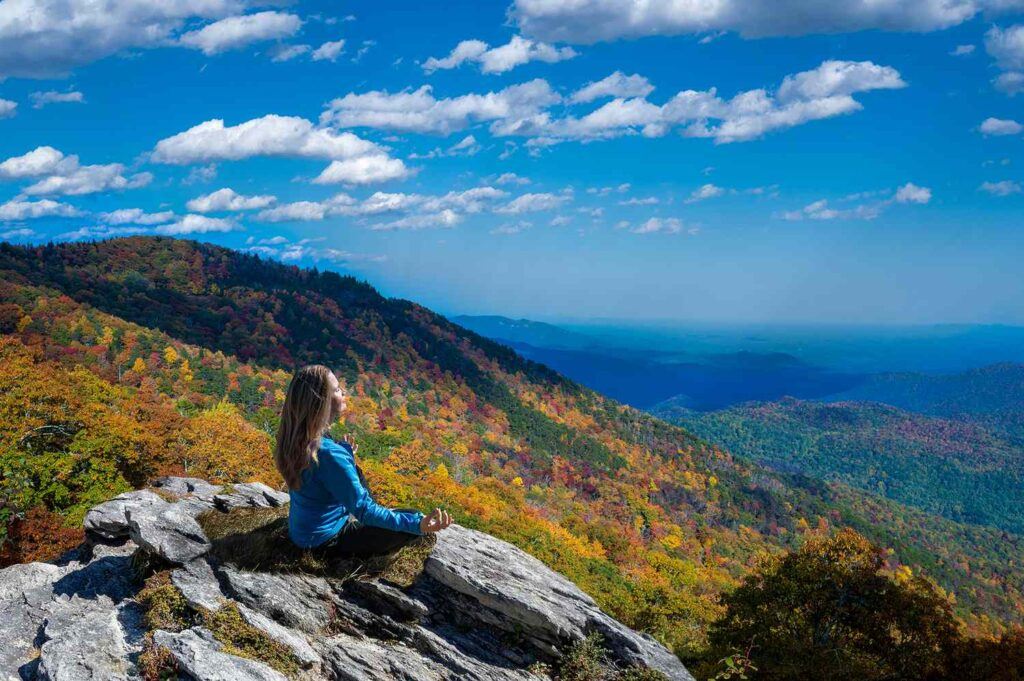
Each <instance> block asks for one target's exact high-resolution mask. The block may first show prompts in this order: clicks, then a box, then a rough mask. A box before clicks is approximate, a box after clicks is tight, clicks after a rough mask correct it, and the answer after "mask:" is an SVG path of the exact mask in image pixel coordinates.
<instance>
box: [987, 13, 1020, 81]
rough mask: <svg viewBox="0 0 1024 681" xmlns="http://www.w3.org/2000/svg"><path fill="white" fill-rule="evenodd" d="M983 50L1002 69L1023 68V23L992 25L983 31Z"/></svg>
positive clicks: (1014, 69) (1017, 69) (1013, 69)
mask: <svg viewBox="0 0 1024 681" xmlns="http://www.w3.org/2000/svg"><path fill="white" fill-rule="evenodd" d="M985 50H986V51H987V52H988V53H989V55H991V56H992V58H993V59H995V60H996V66H998V67H999V68H1001V69H1003V70H1004V71H1019V70H1021V69H1024V24H1015V25H1013V26H1009V27H1007V28H1001V27H999V26H993V27H992V28H990V29H989V30H988V31H987V32H986V33H985Z"/></svg>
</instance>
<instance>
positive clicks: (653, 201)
mask: <svg viewBox="0 0 1024 681" xmlns="http://www.w3.org/2000/svg"><path fill="white" fill-rule="evenodd" d="M659 203H661V200H660V199H659V198H658V197H657V196H642V197H636V196H634V197H632V198H629V199H626V200H625V201H619V205H620V206H654V205H657V204H659Z"/></svg>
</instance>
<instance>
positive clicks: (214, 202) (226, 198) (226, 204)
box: [185, 187, 277, 213]
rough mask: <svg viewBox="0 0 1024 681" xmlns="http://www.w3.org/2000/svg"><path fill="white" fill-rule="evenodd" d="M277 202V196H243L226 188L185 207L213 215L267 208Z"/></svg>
mask: <svg viewBox="0 0 1024 681" xmlns="http://www.w3.org/2000/svg"><path fill="white" fill-rule="evenodd" d="M275 201H277V197H276V196H270V195H266V194H261V195H256V196H243V195H242V194H239V193H237V192H236V191H235V190H234V189H231V188H229V187H225V188H223V189H218V190H217V191H215V192H212V193H210V194H205V195H204V196H197V197H196V198H194V199H191V200H190V201H189V202H188V203H186V204H185V207H186V208H188V209H189V210H191V211H194V212H196V213H212V212H214V211H222V210H223V211H240V210H256V209H259V208H266V207H267V206H269V205H270V204H272V203H274V202H275Z"/></svg>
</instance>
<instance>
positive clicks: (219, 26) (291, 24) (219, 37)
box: [179, 11, 302, 56]
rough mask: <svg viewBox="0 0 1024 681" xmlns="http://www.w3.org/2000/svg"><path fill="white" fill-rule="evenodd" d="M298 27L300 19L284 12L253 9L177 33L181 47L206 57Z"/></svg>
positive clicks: (292, 32) (284, 35)
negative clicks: (253, 11) (246, 12)
mask: <svg viewBox="0 0 1024 681" xmlns="http://www.w3.org/2000/svg"><path fill="white" fill-rule="evenodd" d="M301 27H302V20H301V19H299V17H297V16H295V15H294V14H287V13H284V12H270V11H268V12H257V13H256V14H245V15H241V16H236V17H228V18H226V19H221V20H220V21H216V22H214V23H212V24H207V25H206V26H203V27H202V28H200V29H198V30H195V31H189V32H188V33H185V34H184V35H182V36H181V38H180V39H179V43H180V44H181V45H184V46H185V47H192V48H195V49H197V50H202V51H203V54H205V55H207V56H210V55H214V54H219V53H221V52H226V51H228V50H235V49H238V48H241V47H245V46H246V45H251V44H252V43H256V42H261V41H264V40H275V39H280V38H288V37H291V36H293V35H295V34H296V33H297V32H298V31H299V29H300V28H301Z"/></svg>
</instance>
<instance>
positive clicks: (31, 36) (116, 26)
mask: <svg viewBox="0 0 1024 681" xmlns="http://www.w3.org/2000/svg"><path fill="white" fill-rule="evenodd" d="M241 9H242V2H241V0H166V1H164V2H153V1H147V0H127V1H121V2H95V1H94V0H62V1H61V2H53V1H52V0H6V1H5V2H0V45H3V49H2V50H0V80H3V79H4V78H6V77H25V78H50V77H54V76H62V75H65V74H66V73H67V72H68V71H70V70H71V69H73V68H75V67H76V66H80V65H83V64H88V63H90V62H92V61H95V60H97V59H101V58H103V57H107V56H110V55H113V54H116V53H118V52H120V51H122V50H124V49H126V48H133V47H153V46H156V45H163V44H166V43H167V42H168V41H169V40H170V39H171V38H172V37H173V36H174V34H175V33H176V32H177V31H178V30H179V29H180V28H181V26H182V25H183V24H184V23H185V22H186V21H187V20H194V19H215V18H220V17H223V16H226V15H228V14H231V13H234V12H237V11H239V10H241Z"/></svg>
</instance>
